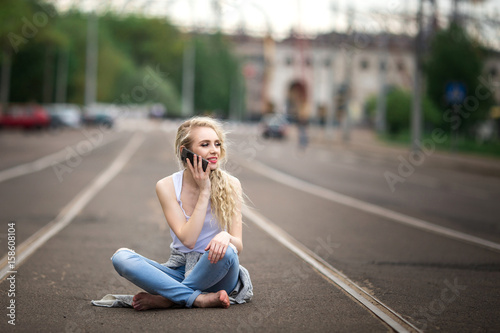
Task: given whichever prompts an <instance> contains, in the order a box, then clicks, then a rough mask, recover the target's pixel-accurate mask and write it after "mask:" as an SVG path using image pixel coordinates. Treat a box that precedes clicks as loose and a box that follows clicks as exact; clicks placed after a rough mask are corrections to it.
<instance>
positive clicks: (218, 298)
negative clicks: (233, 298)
mask: <svg viewBox="0 0 500 333" xmlns="http://www.w3.org/2000/svg"><path fill="white" fill-rule="evenodd" d="M229 304H230V303H229V296H228V295H227V292H226V291H225V290H220V291H218V292H216V293H210V294H200V296H198V297H196V299H195V300H194V303H193V305H194V306H195V307H197V308H224V309H227V308H228V307H229Z"/></svg>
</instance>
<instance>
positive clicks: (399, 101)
mask: <svg viewBox="0 0 500 333" xmlns="http://www.w3.org/2000/svg"><path fill="white" fill-rule="evenodd" d="M411 112H412V95H411V94H410V93H409V92H407V91H405V90H402V89H400V88H395V89H393V90H392V91H391V92H389V93H388V94H387V110H386V117H387V118H386V121H387V129H388V131H389V133H390V134H392V135H395V134H398V133H401V132H403V131H407V130H409V128H410V126H411ZM422 114H423V119H424V126H426V127H428V128H431V127H436V126H439V125H440V123H441V119H442V117H441V114H440V111H439V109H438V108H436V106H435V105H434V103H433V102H432V101H431V100H430V99H429V98H427V97H425V98H424V99H423V101H422Z"/></svg>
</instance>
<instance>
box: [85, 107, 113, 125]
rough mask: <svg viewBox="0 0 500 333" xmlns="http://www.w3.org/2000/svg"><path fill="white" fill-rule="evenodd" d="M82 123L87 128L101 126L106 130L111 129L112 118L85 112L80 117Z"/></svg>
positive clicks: (97, 113) (101, 113) (93, 112)
mask: <svg viewBox="0 0 500 333" xmlns="http://www.w3.org/2000/svg"><path fill="white" fill-rule="evenodd" d="M82 122H83V124H84V125H87V126H99V125H102V126H104V127H107V128H111V127H113V125H114V119H113V117H111V116H109V115H107V114H105V113H103V112H99V111H89V112H86V113H85V114H84V115H83V117H82Z"/></svg>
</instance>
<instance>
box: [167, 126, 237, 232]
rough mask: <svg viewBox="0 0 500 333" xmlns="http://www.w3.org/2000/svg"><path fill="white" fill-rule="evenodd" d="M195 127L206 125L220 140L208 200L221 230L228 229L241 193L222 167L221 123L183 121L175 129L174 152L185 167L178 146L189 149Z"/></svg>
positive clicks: (224, 135)
mask: <svg viewBox="0 0 500 333" xmlns="http://www.w3.org/2000/svg"><path fill="white" fill-rule="evenodd" d="M196 127H208V128H211V129H213V130H214V131H215V133H216V134H217V136H218V137H219V141H220V144H221V145H220V156H219V159H218V161H219V165H218V167H217V169H215V170H212V172H210V182H211V190H210V200H211V206H212V213H214V214H215V217H216V218H217V220H218V221H219V226H220V228H221V229H222V230H227V231H229V230H230V229H231V222H232V220H233V217H234V216H235V215H236V214H237V212H238V206H239V205H238V204H239V203H243V195H242V193H241V191H240V190H239V189H238V188H237V187H236V184H235V183H236V182H235V181H234V180H233V179H232V178H233V177H232V176H231V175H230V174H229V173H228V172H227V171H225V170H224V169H223V167H224V164H225V162H226V152H227V150H226V148H227V147H226V133H225V132H224V131H223V129H222V124H221V123H220V122H219V121H217V120H215V119H213V118H209V117H193V118H190V119H188V120H186V121H184V122H183V123H182V124H181V125H180V126H179V128H178V129H177V135H176V138H175V154H176V156H177V158H178V160H179V162H180V166H181V167H182V168H185V167H186V161H183V160H182V158H181V153H180V147H181V146H185V147H186V148H188V149H190V150H191V148H192V147H191V146H192V144H193V138H192V137H191V131H192V129H193V128H196Z"/></svg>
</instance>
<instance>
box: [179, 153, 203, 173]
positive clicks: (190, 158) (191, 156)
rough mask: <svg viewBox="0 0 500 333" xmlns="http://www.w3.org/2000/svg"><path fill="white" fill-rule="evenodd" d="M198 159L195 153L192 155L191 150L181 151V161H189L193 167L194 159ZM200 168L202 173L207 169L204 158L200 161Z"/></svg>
mask: <svg viewBox="0 0 500 333" xmlns="http://www.w3.org/2000/svg"><path fill="white" fill-rule="evenodd" d="M195 156H196V157H198V155H196V154H195V153H193V152H192V151H191V150H189V149H187V148H183V149H182V151H181V158H182V160H186V159H189V160H190V161H191V165H192V166H193V167H194V157H195ZM201 167H202V168H203V172H205V171H206V170H207V167H208V161H207V160H206V159H204V158H202V159H201Z"/></svg>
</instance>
